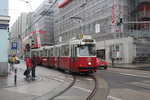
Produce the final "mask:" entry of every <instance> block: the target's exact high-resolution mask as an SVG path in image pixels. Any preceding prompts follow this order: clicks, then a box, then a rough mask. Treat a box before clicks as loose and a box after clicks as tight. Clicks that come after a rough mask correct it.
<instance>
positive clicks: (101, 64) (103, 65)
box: [96, 58, 108, 69]
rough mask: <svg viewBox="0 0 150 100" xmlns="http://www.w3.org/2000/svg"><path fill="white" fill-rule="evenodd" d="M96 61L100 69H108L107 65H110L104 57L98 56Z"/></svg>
mask: <svg viewBox="0 0 150 100" xmlns="http://www.w3.org/2000/svg"><path fill="white" fill-rule="evenodd" d="M96 63H97V67H98V69H100V68H104V69H107V67H108V63H107V61H106V60H105V59H103V58H96Z"/></svg>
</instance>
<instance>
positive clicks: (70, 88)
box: [49, 75, 98, 100]
mask: <svg viewBox="0 0 150 100" xmlns="http://www.w3.org/2000/svg"><path fill="white" fill-rule="evenodd" d="M77 77H78V78H81V79H83V80H81V81H78V80H77ZM73 78H74V80H73V81H72V84H70V85H69V86H68V87H67V88H66V89H64V90H63V91H62V92H61V93H59V95H57V96H55V97H53V98H51V99H49V100H55V99H56V100H58V99H60V98H61V99H63V100H70V99H71V100H72V99H73V100H74V99H75V100H76V99H80V100H92V98H93V96H94V95H95V93H96V91H97V89H98V81H97V78H96V77H95V76H94V75H91V76H88V77H87V76H85V77H82V76H73ZM87 78H88V79H90V81H91V80H93V81H94V82H93V81H92V84H90V85H91V86H92V85H93V83H94V85H93V88H91V89H87V88H83V87H80V86H77V83H76V82H78V84H79V83H84V84H86V82H87V81H88V80H87ZM75 89H77V90H78V92H81V91H82V92H86V93H87V94H88V97H87V95H84V97H83V98H82V99H81V98H80V96H75V95H73V96H72V98H69V93H71V91H73V90H75ZM82 92H81V94H82ZM72 94H74V93H73V92H72ZM66 95H67V96H66ZM65 96H66V98H64V97H65Z"/></svg>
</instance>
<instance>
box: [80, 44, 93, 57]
mask: <svg viewBox="0 0 150 100" xmlns="http://www.w3.org/2000/svg"><path fill="white" fill-rule="evenodd" d="M78 50H79V55H80V56H95V55H96V53H95V46H94V45H82V46H79V47H78Z"/></svg>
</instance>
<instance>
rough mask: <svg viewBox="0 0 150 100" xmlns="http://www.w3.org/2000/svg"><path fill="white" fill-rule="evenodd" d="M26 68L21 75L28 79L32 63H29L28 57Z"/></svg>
mask: <svg viewBox="0 0 150 100" xmlns="http://www.w3.org/2000/svg"><path fill="white" fill-rule="evenodd" d="M26 66H27V69H26V70H25V72H24V73H23V74H24V75H25V76H26V78H27V79H28V78H29V77H30V71H31V69H32V62H31V59H30V58H29V57H28V58H26Z"/></svg>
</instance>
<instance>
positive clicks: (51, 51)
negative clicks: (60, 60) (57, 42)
mask: <svg viewBox="0 0 150 100" xmlns="http://www.w3.org/2000/svg"><path fill="white" fill-rule="evenodd" d="M50 56H51V57H53V49H51V50H50Z"/></svg>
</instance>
